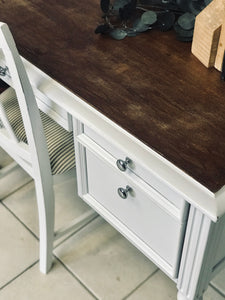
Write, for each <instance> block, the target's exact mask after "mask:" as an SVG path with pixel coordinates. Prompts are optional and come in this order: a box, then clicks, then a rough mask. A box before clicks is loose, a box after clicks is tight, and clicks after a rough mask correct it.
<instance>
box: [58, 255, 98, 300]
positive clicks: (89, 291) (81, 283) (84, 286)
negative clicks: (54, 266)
mask: <svg viewBox="0 0 225 300" xmlns="http://www.w3.org/2000/svg"><path fill="white" fill-rule="evenodd" d="M54 257H55V259H56V260H58V261H59V262H60V263H61V264H62V266H63V267H64V268H65V270H66V271H67V272H69V273H70V274H71V276H72V277H73V278H74V279H76V280H77V281H78V282H79V283H80V285H81V286H82V287H83V288H84V289H85V290H86V291H87V292H88V293H89V294H91V296H92V297H94V299H95V300H99V298H98V297H97V296H96V295H95V294H94V293H93V292H92V291H91V290H90V289H89V288H88V287H87V286H86V285H85V284H84V283H83V282H82V281H81V280H80V279H79V278H78V277H77V276H76V275H75V274H74V273H73V272H72V271H71V270H70V269H69V268H68V267H67V266H66V265H65V264H64V263H63V261H62V260H60V259H59V258H58V257H57V256H55V255H54Z"/></svg>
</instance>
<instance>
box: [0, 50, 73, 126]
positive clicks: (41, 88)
mask: <svg viewBox="0 0 225 300" xmlns="http://www.w3.org/2000/svg"><path fill="white" fill-rule="evenodd" d="M21 58H22V61H23V63H24V65H25V69H26V71H27V73H28V76H29V80H30V82H31V85H32V88H33V91H34V94H35V97H36V100H37V104H38V107H39V109H41V110H42V111H43V112H44V113H46V114H48V115H49V116H50V117H51V118H52V119H53V120H55V121H56V122H57V123H58V124H59V125H61V126H62V127H63V128H65V129H66V130H68V131H72V118H71V116H70V114H69V113H68V112H67V111H65V110H64V109H63V108H62V107H60V106H59V105H57V104H56V103H55V102H54V99H50V98H49V97H48V88H49V86H51V87H52V86H53V85H54V81H53V80H52V79H51V78H50V77H49V76H47V75H45V74H44V73H43V72H42V71H40V70H39V69H38V68H36V67H35V66H33V65H31V64H30V63H29V62H28V61H27V60H25V59H24V58H23V57H21ZM0 65H1V66H2V67H5V66H6V61H5V58H4V55H3V52H2V51H0ZM0 78H1V79H2V80H3V81H5V82H6V83H7V84H8V85H10V86H12V87H13V81H12V78H11V76H10V74H8V73H7V74H6V75H5V76H0ZM61 101H63V98H62V99H61Z"/></svg>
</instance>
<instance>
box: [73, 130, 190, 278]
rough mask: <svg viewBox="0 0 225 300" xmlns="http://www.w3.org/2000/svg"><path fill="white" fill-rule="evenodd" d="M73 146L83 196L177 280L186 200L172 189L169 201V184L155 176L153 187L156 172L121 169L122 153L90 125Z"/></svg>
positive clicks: (79, 188) (185, 216)
mask: <svg viewBox="0 0 225 300" xmlns="http://www.w3.org/2000/svg"><path fill="white" fill-rule="evenodd" d="M96 137H97V138H96ZM75 144H76V156H77V173H78V191H79V194H80V196H81V197H82V198H83V199H84V200H85V201H86V202H87V203H88V204H89V205H91V206H92V207H93V208H94V209H95V210H96V211H97V212H98V213H99V214H100V215H101V216H103V217H104V218H105V219H106V220H107V221H108V222H109V223H111V224H112V225H113V226H114V227H115V228H116V229H117V230H119V231H120V232H121V233H122V234H123V235H124V236H125V237H127V238H128V239H129V240H130V241H131V242H132V243H133V244H134V245H135V246H136V247H137V248H139V249H140V250H141V251H142V252H143V253H144V254H145V255H146V256H147V257H149V258H150V259H151V260H152V261H153V262H154V263H156V264H157V265H158V266H160V268H162V269H163V270H164V271H165V272H166V273H167V274H168V275H169V276H170V277H171V278H176V276H177V270H178V267H179V262H180V255H181V249H182V245H183V238H184V232H185V228H186V218H187V213H188V205H187V204H186V202H185V201H184V200H183V199H182V198H181V197H179V195H177V194H175V192H173V191H171V192H170V193H169V199H168V198H167V197H166V196H167V192H166V191H167V187H163V184H162V183H158V182H157V178H154V181H153V182H154V186H152V184H150V182H151V179H152V178H153V175H152V174H150V175H149V176H148V174H147V170H144V172H143V169H142V168H141V167H139V165H138V164H136V163H135V162H132V164H135V167H134V168H132V167H131V166H129V168H128V169H126V170H125V171H121V170H120V169H119V168H118V166H117V161H118V157H122V156H121V155H122V154H124V153H123V152H122V151H121V149H119V148H117V147H114V146H113V142H111V143H109V144H108V142H107V141H106V140H104V139H102V138H101V137H99V136H98V135H95V133H94V132H93V131H92V130H89V129H88V127H86V126H80V130H78V132H77V136H76V138H75ZM121 153H122V154H121ZM125 157H126V156H125ZM143 174H144V175H145V176H144V178H143ZM158 187H161V189H160V191H158V189H157V188H158ZM173 193H174V195H175V196H174V197H175V199H173V197H172V196H173Z"/></svg>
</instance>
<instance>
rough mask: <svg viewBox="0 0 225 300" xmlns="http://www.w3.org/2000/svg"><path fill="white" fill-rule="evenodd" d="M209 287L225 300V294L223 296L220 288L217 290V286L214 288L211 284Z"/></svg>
mask: <svg viewBox="0 0 225 300" xmlns="http://www.w3.org/2000/svg"><path fill="white" fill-rule="evenodd" d="M209 286H210V287H211V288H212V289H214V291H215V292H217V293H218V294H219V295H220V296H222V297H223V298H224V299H225V294H223V292H221V290H220V289H219V288H217V287H216V286H214V285H213V284H212V283H210V284H209Z"/></svg>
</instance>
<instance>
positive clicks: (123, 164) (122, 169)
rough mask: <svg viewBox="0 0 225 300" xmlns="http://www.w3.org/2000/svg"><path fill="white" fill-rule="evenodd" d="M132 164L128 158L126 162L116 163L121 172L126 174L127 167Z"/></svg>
mask: <svg viewBox="0 0 225 300" xmlns="http://www.w3.org/2000/svg"><path fill="white" fill-rule="evenodd" d="M129 163H131V159H130V158H129V157H126V159H125V160H122V159H118V160H117V161H116V165H117V167H118V168H119V170H120V171H122V172H124V171H126V169H127V165H128V164H129Z"/></svg>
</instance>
